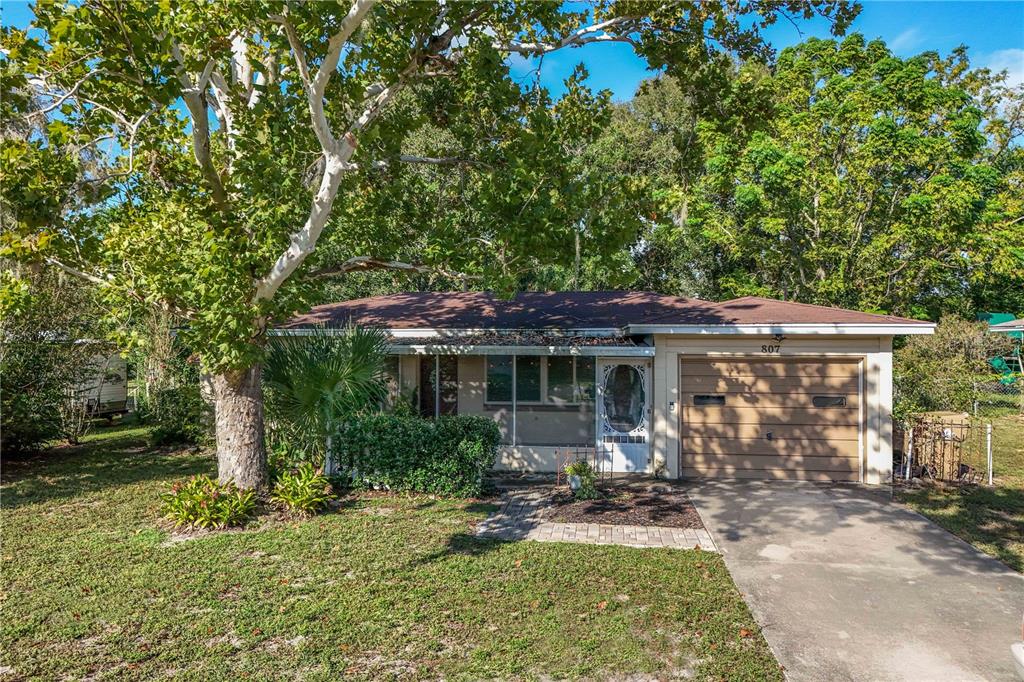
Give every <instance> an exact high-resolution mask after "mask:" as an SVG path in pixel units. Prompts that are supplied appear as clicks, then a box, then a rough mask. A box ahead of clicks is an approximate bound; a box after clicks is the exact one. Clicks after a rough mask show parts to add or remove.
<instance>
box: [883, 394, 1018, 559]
mask: <svg viewBox="0 0 1024 682" xmlns="http://www.w3.org/2000/svg"><path fill="white" fill-rule="evenodd" d="M992 430H993V435H992V441H993V459H994V470H995V486H994V487H992V488H989V487H987V486H972V487H969V488H964V489H963V490H959V489H957V488H954V487H950V488H944V489H943V488H921V489H918V490H913V491H909V490H905V491H902V492H901V496H902V499H903V500H904V501H905V502H907V503H908V504H910V506H912V507H913V508H914V509H917V510H918V511H920V512H921V513H922V514H924V515H925V516H927V517H928V518H930V519H932V520H933V521H935V522H936V523H938V524H939V525H941V526H942V527H943V528H946V529H947V530H949V531H951V532H952V533H955V534H956V535H958V536H959V537H961V538H963V539H964V540H967V541H968V542H970V543H972V544H973V545H975V546H977V547H978V548H979V549H981V550H982V551H984V552H986V553H988V554H991V555H992V556H994V557H996V558H998V559H1000V560H1001V561H1003V562H1004V563H1006V564H1007V565H1008V566H1010V567H1011V568H1013V569H1014V570H1017V571H1021V572H1024V418H1022V417H1021V416H1019V415H1015V414H1008V415H1003V416H999V417H993V418H992Z"/></svg>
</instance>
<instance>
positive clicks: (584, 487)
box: [565, 459, 598, 500]
mask: <svg viewBox="0 0 1024 682" xmlns="http://www.w3.org/2000/svg"><path fill="white" fill-rule="evenodd" d="M565 473H566V475H567V476H579V477H580V487H579V489H578V490H575V491H573V496H574V497H575V498H576V499H578V500H593V499H595V498H596V497H598V493H597V488H596V487H595V485H594V481H595V480H596V478H597V475H596V473H595V472H594V467H592V466H590V463H589V462H587V461H586V460H582V459H578V460H576V461H575V462H570V463H569V464H566V465H565Z"/></svg>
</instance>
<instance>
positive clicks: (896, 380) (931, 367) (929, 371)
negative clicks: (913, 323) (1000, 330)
mask: <svg viewBox="0 0 1024 682" xmlns="http://www.w3.org/2000/svg"><path fill="white" fill-rule="evenodd" d="M1011 345H1012V342H1011V341H1010V339H1009V338H1008V337H1007V336H1006V335H1004V334H992V333H989V331H988V325H987V324H986V323H984V322H970V321H967V320H961V319H958V318H955V317H951V316H946V317H943V318H942V319H941V320H940V321H939V324H938V325H937V326H936V328H935V334H934V335H922V336H912V337H910V338H909V339H908V340H907V342H906V345H904V346H903V347H902V348H900V349H898V350H896V351H895V353H894V356H893V389H894V392H895V396H894V398H895V405H894V408H893V415H894V416H895V417H896V418H897V419H905V418H906V417H908V416H909V415H911V414H914V413H917V412H926V411H935V410H956V411H967V410H970V409H971V407H972V405H973V403H974V401H975V400H976V399H977V398H978V386H979V384H980V383H983V382H985V381H991V380H993V374H992V368H991V367H990V366H989V360H990V359H991V358H992V357H994V356H998V355H1008V354H1009V352H1010V347H1011Z"/></svg>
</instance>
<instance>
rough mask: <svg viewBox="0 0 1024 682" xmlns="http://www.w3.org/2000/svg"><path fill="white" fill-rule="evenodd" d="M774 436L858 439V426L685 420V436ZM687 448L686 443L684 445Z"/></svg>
mask: <svg viewBox="0 0 1024 682" xmlns="http://www.w3.org/2000/svg"><path fill="white" fill-rule="evenodd" d="M769 431H771V434H772V438H781V439H797V440H857V431H858V427H857V426H855V425H851V426H819V425H817V424H779V425H777V426H776V425H771V426H763V425H761V424H687V423H686V422H683V438H688V437H691V436H704V437H710V438H757V439H767V437H768V432H769ZM684 448H685V445H684Z"/></svg>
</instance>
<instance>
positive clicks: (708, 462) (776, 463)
mask: <svg viewBox="0 0 1024 682" xmlns="http://www.w3.org/2000/svg"><path fill="white" fill-rule="evenodd" d="M686 463H687V464H688V465H689V466H692V467H694V468H697V469H705V468H721V467H730V466H739V467H742V468H744V469H755V470H766V469H788V470H792V471H799V470H806V471H843V472H846V473H853V472H855V471H856V470H857V460H856V459H850V458H848V457H801V456H799V455H786V454H783V455H743V456H739V457H737V456H735V455H714V454H690V455H689V456H688V457H687V459H686Z"/></svg>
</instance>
